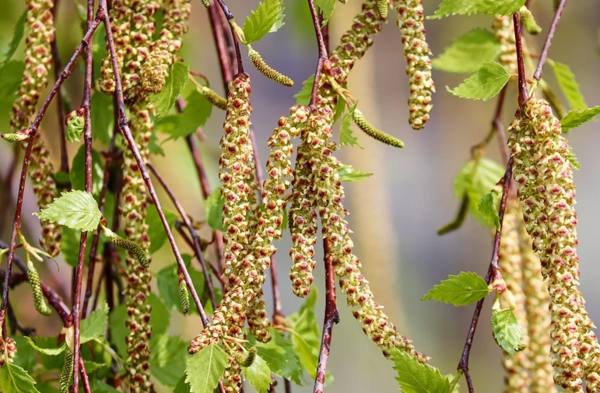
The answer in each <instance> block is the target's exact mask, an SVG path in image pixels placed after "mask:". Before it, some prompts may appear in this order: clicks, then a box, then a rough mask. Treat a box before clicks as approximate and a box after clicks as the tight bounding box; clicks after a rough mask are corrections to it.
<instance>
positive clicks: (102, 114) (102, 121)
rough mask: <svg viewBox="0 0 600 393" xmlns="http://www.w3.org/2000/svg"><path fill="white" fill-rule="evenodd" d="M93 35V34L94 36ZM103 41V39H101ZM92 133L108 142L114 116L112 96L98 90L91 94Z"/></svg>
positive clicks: (104, 142) (106, 143)
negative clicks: (112, 114)
mask: <svg viewBox="0 0 600 393" xmlns="http://www.w3.org/2000/svg"><path fill="white" fill-rule="evenodd" d="M94 37H95V36H94ZM102 42H103V43H104V41H102ZM91 109H92V135H93V136H94V139H97V140H99V141H100V142H102V143H103V144H105V145H107V146H108V145H109V144H110V139H111V137H112V133H113V127H114V126H113V124H114V117H113V116H111V115H110V114H111V113H113V101H112V96H108V95H106V94H104V93H101V92H99V91H94V93H93V94H92V102H91Z"/></svg>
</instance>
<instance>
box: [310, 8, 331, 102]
mask: <svg viewBox="0 0 600 393" xmlns="http://www.w3.org/2000/svg"><path fill="white" fill-rule="evenodd" d="M308 7H309V8H310V16H311V17H312V22H313V26H314V28H315V35H316V36H317V45H318V48H319V57H318V60H317V68H316V71H315V80H314V82H313V86H312V91H311V94H310V105H315V104H316V101H317V97H318V91H319V81H320V79H321V71H322V68H323V63H324V62H325V60H327V45H326V44H325V39H324V36H323V30H322V28H321V20H320V18H319V14H318V12H317V8H316V7H315V2H314V0H308Z"/></svg>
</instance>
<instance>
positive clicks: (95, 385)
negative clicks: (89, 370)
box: [91, 378, 119, 393]
mask: <svg viewBox="0 0 600 393" xmlns="http://www.w3.org/2000/svg"><path fill="white" fill-rule="evenodd" d="M91 391H92V392H94V393H119V391H118V390H117V389H115V388H113V387H112V386H110V385H107V384H106V383H105V382H103V381H101V380H99V379H97V378H94V379H92V381H91Z"/></svg>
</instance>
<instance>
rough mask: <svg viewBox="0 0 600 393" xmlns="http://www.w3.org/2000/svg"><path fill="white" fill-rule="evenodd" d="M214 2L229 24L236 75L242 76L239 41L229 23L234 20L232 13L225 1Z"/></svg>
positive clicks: (242, 66)
mask: <svg viewBox="0 0 600 393" xmlns="http://www.w3.org/2000/svg"><path fill="white" fill-rule="evenodd" d="M216 1H217V3H218V4H219V7H221V11H223V14H225V18H227V21H228V22H229V32H230V33H231V38H232V39H233V47H234V49H235V60H236V66H237V72H236V74H243V73H244V62H243V61H242V51H241V50H240V39H239V37H238V36H237V33H236V32H235V29H234V28H233V26H231V23H232V22H233V19H234V16H233V13H232V12H231V10H230V9H229V7H228V6H227V4H225V1H223V0H216Z"/></svg>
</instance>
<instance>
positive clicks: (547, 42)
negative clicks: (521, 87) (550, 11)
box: [533, 0, 567, 81]
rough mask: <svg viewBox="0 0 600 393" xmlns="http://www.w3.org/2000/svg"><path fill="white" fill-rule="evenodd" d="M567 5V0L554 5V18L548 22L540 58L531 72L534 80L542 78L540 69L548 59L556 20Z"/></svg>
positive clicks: (556, 25) (558, 19) (561, 0)
mask: <svg viewBox="0 0 600 393" xmlns="http://www.w3.org/2000/svg"><path fill="white" fill-rule="evenodd" d="M566 5H567V0H560V2H559V3H558V7H556V12H555V13H554V18H553V19H552V23H551V24H550V29H549V30H548V34H547V35H546V40H545V41H544V46H543V48H542V54H541V55H540V59H539V61H538V65H537V67H536V69H535V72H534V73H533V77H534V78H535V79H536V80H538V81H539V80H540V79H541V78H542V70H543V68H544V64H545V63H546V60H547V59H548V51H549V50H550V45H552V39H553V38H554V34H555V33H556V28H557V27H558V22H560V17H561V16H562V13H563V11H564V9H565V6H566Z"/></svg>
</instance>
